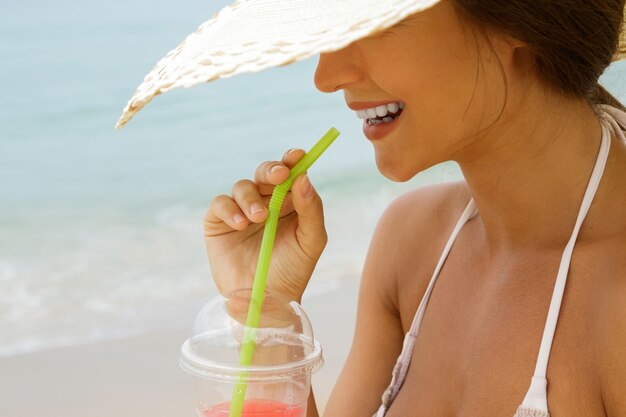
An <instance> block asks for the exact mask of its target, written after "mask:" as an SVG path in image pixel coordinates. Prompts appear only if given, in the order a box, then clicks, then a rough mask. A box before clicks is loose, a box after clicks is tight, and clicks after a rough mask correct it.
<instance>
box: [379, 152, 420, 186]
mask: <svg viewBox="0 0 626 417" xmlns="http://www.w3.org/2000/svg"><path fill="white" fill-rule="evenodd" d="M376 167H377V168H378V171H379V172H380V173H381V174H383V176H385V177H386V178H388V179H390V180H391V181H394V182H406V181H408V180H410V179H411V178H413V177H414V176H415V175H416V174H417V173H418V172H420V171H422V170H421V169H417V170H416V169H415V167H408V166H403V164H401V163H398V162H393V161H389V160H387V161H385V160H381V159H380V158H378V157H377V158H376Z"/></svg>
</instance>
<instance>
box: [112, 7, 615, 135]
mask: <svg viewBox="0 0 626 417" xmlns="http://www.w3.org/2000/svg"><path fill="white" fill-rule="evenodd" d="M439 1H440V0H237V1H235V2H234V3H232V4H230V5H228V6H226V7H224V8H223V9H222V10H220V11H219V12H218V13H217V14H215V15H214V16H213V17H212V18H211V19H209V20H208V21H206V22H204V23H203V24H202V25H200V26H199V27H198V29H197V30H196V31H195V32H194V33H192V34H190V35H189V36H187V38H186V39H185V40H184V41H183V42H182V43H181V44H180V45H178V47H176V48H175V49H173V50H172V51H170V52H169V53H168V54H167V55H166V56H165V57H163V58H162V59H161V60H160V61H159V62H157V64H156V65H155V66H154V68H153V69H152V71H150V73H148V75H146V77H145V78H144V80H143V82H142V83H141V85H139V87H137V90H136V91H135V94H134V95H133V96H132V97H131V99H130V100H129V102H128V104H127V105H126V107H125V108H124V111H123V113H122V116H121V117H120V119H119V120H118V122H117V125H116V126H115V127H116V128H119V127H122V126H124V125H125V124H126V123H128V121H129V120H130V119H131V118H132V117H133V116H134V115H135V113H137V112H138V111H139V110H141V109H142V108H143V107H144V106H145V105H146V104H148V103H149V102H150V101H151V100H152V99H153V98H154V97H155V96H157V95H159V94H161V93H164V92H166V91H170V90H173V89H175V88H179V87H185V88H188V87H192V86H194V85H196V84H199V83H204V82H209V81H213V80H216V79H218V78H228V77H232V76H233V75H237V74H241V73H244V72H257V71H261V70H263V69H266V68H270V67H275V66H283V65H287V64H291V63H293V62H295V61H299V60H302V59H305V58H308V57H310V56H312V55H315V54H318V53H322V52H330V51H334V50H338V49H341V48H343V47H345V46H347V45H349V44H350V43H352V42H353V41H355V40H358V39H360V38H364V37H366V36H368V35H370V34H372V33H374V32H377V31H380V30H384V29H386V28H388V27H390V26H393V25H394V24H396V23H398V22H399V21H401V20H402V19H404V18H405V17H407V16H409V15H411V14H413V13H417V12H419V11H422V10H425V9H427V8H429V7H431V6H433V5H435V4H437V3H438V2H439ZM619 59H626V32H625V31H622V34H621V41H620V48H619V52H618V54H617V55H616V57H615V60H619Z"/></svg>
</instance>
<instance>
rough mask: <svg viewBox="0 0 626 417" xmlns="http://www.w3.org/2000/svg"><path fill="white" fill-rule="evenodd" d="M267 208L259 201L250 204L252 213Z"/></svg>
mask: <svg viewBox="0 0 626 417" xmlns="http://www.w3.org/2000/svg"><path fill="white" fill-rule="evenodd" d="M263 210H265V209H264V208H263V207H262V206H261V205H260V204H259V203H254V204H252V206H250V213H252V214H257V213H260V212H262V211H263Z"/></svg>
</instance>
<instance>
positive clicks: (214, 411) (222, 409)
mask: <svg viewBox="0 0 626 417" xmlns="http://www.w3.org/2000/svg"><path fill="white" fill-rule="evenodd" d="M229 411H230V401H226V402H223V403H221V404H218V405H215V406H213V407H210V408H208V409H206V410H204V411H203V413H202V414H203V415H204V417H228V414H229ZM303 411H304V410H303V409H302V407H301V406H299V405H291V404H285V403H281V402H278V401H271V400H246V401H245V402H244V405H243V413H242V414H241V417H304V412H303Z"/></svg>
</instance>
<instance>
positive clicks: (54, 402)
mask: <svg viewBox="0 0 626 417" xmlns="http://www.w3.org/2000/svg"><path fill="white" fill-rule="evenodd" d="M357 297H358V279H356V278H352V279H348V278H346V279H345V280H342V281H338V282H337V288H336V290H334V291H331V292H328V293H323V294H318V295H315V294H314V295H311V296H307V295H306V294H305V297H304V299H303V302H302V304H303V306H304V308H305V309H306V311H307V312H308V313H309V317H310V319H311V322H312V324H313V328H314V331H315V332H316V334H315V337H316V338H317V339H318V340H319V341H320V343H321V344H322V347H323V349H324V358H325V364H324V367H323V368H322V369H321V370H320V371H318V372H317V373H316V374H314V376H313V387H314V388H313V389H314V392H315V396H316V399H317V402H318V408H319V409H320V411H321V410H322V409H323V407H324V405H325V404H326V401H327V399H328V396H329V394H330V392H331V390H332V387H333V385H334V383H335V381H336V379H337V376H338V374H339V372H340V370H341V368H342V366H343V363H344V361H345V358H346V356H347V354H348V350H349V348H350V343H351V341H352V335H353V331H354V320H355V316H356V303H357ZM328 323H332V326H330V325H328ZM190 324H191V321H190V323H189V325H190ZM188 330H189V326H188V324H187V323H182V324H181V326H180V327H179V328H166V329H162V330H160V331H158V332H153V333H149V334H145V335H143V336H139V337H131V338H125V339H118V340H111V341H106V342H100V343H94V344H88V345H82V346H73V347H68V348H59V349H51V350H46V351H42V352H35V353H30V354H22V355H17V356H12V357H7V358H2V359H0V392H1V393H2V400H1V401H0V416H3V417H4V416H6V417H9V416H10V417H40V416H46V417H87V416H89V417H111V416H116V417H137V416H139V415H146V416H151V417H173V416H178V417H184V416H189V417H192V416H194V415H195V413H194V397H193V385H192V380H191V377H190V376H188V375H187V374H185V373H184V372H183V371H182V370H181V369H180V368H179V367H178V355H179V349H180V345H181V343H182V342H183V341H184V340H185V339H186V338H187V333H188Z"/></svg>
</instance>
